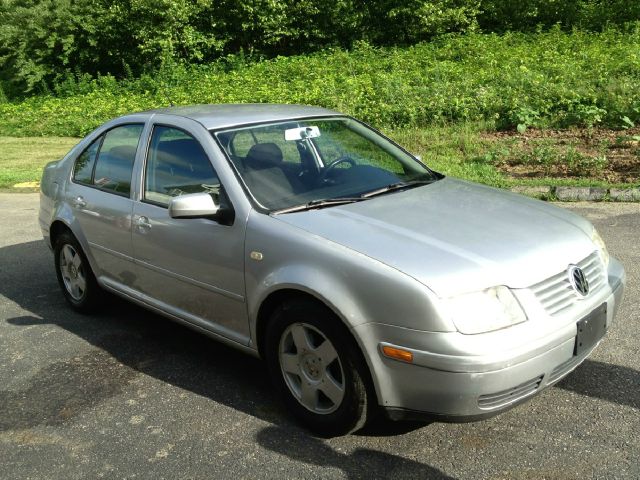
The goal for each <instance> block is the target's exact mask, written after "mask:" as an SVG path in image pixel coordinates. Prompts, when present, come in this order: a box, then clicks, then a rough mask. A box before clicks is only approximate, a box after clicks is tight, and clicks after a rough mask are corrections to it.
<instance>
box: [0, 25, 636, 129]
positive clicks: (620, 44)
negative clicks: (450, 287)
mask: <svg viewBox="0 0 640 480" xmlns="http://www.w3.org/2000/svg"><path fill="white" fill-rule="evenodd" d="M639 85H640V29H637V30H635V31H629V32H626V33H622V32H620V31H617V30H610V31H606V32H603V33H598V34H593V33H592V34H588V33H584V32H573V33H565V32H563V31H561V30H560V29H557V28H556V29H552V30H551V31H549V32H546V33H538V34H522V33H507V34H504V35H496V34H490V35H488V34H467V35H445V36H441V37H438V38H437V39H436V40H434V41H431V42H429V43H421V44H418V45H415V46H412V47H406V48H399V47H393V48H391V47H387V48H375V47H371V46H368V45H366V44H359V45H358V46H356V47H355V48H354V49H353V50H352V51H344V50H340V49H335V50H325V51H323V52H319V53H315V54H308V55H299V56H292V57H278V58H275V59H273V60H267V61H264V62H259V63H252V62H244V61H243V60H242V58H240V57H233V58H232V59H231V60H225V61H220V62H217V63H211V64H208V65H201V66H182V67H180V66H176V67H174V68H171V69H164V70H162V71H160V72H159V73H158V74H156V75H149V74H143V75H142V76H141V77H140V78H138V79H136V80H124V81H117V80H116V79H114V78H113V77H110V76H101V77H98V78H97V79H89V78H87V77H82V76H80V77H78V78H76V79H73V78H70V79H68V80H67V81H66V82H63V83H61V84H60V85H59V89H58V93H57V94H55V95H42V96H36V97H32V98H28V99H26V100H25V101H23V102H21V103H5V104H0V135H18V136H22V135H72V136H75V135H82V134H85V133H87V132H88V131H90V130H91V129H93V128H94V127H95V126H97V125H99V124H100V123H102V122H103V121H105V120H107V119H109V118H113V117H115V116H117V115H120V114H123V113H126V112H131V111H137V110H142V109H148V108H155V107H162V106H168V105H169V103H170V102H171V101H172V102H174V103H176V104H191V103H227V102H286V103H303V104H312V105H322V106H326V107H330V108H335V109H337V110H340V111H342V112H345V113H350V114H353V115H355V116H357V117H359V118H363V119H364V120H366V121H368V122H370V123H372V124H373V125H376V126H378V127H383V128H393V127H398V126H423V125H427V124H434V123H442V122H444V123H448V122H455V121H477V120H485V121H490V122H492V123H495V124H497V125H498V127H501V128H515V127H519V128H520V129H524V128H527V127H529V126H536V127H545V126H557V127H565V126H570V125H587V126H589V125H606V126H612V127H625V126H630V125H632V124H634V123H638V122H640V88H638V86H639Z"/></svg>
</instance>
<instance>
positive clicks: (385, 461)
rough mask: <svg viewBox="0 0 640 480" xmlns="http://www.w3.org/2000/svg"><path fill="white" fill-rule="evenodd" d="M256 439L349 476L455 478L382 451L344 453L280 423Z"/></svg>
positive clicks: (292, 456) (272, 448) (291, 456)
mask: <svg viewBox="0 0 640 480" xmlns="http://www.w3.org/2000/svg"><path fill="white" fill-rule="evenodd" d="M256 439H257V441H258V444H259V445H260V446H262V447H263V448H265V449H267V450H270V451H272V452H275V453H277V454H279V455H282V456H285V457H287V458H289V459H291V460H294V461H298V462H303V463H306V464H308V465H313V466H318V467H322V468H335V469H338V470H340V471H341V472H343V473H344V475H345V476H346V478H348V479H357V478H364V479H370V478H394V477H397V478H428V479H442V480H445V479H452V478H453V477H450V476H448V475H446V474H444V473H443V472H442V471H440V470H438V469H437V468H434V467H431V466H429V465H425V464H424V463H420V462H417V461H415V460H411V459H407V458H403V457H401V456H399V455H395V454H391V453H386V452H381V451H378V450H371V449H369V448H356V449H355V450H354V451H353V452H351V453H343V452H341V451H337V450H335V449H333V448H332V447H331V446H330V445H328V444H326V443H325V442H322V441H320V440H318V439H316V438H313V437H309V436H304V435H295V434H293V435H292V432H291V431H289V430H286V429H283V428H280V427H278V426H270V427H266V428H263V429H262V430H260V431H259V432H258V434H257V437H256ZM336 476H337V475H336Z"/></svg>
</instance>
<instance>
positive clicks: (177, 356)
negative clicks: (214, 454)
mask: <svg viewBox="0 0 640 480" xmlns="http://www.w3.org/2000/svg"><path fill="white" fill-rule="evenodd" d="M0 271H1V272H2V277H3V281H2V282H0V294H1V295H3V296H5V297H6V298H8V299H9V300H11V301H13V302H15V303H17V304H18V305H20V307H22V308H23V309H24V310H27V311H28V312H29V313H30V315H25V316H21V317H17V318H10V319H8V320H5V321H6V322H7V323H9V324H10V325H14V326H22V327H27V328H28V327H30V326H33V325H45V326H46V325H49V324H50V325H56V326H58V327H61V328H63V329H65V330H67V331H68V332H70V333H72V334H74V335H76V336H78V337H80V338H82V339H84V340H85V341H87V342H88V343H90V344H91V345H93V346H95V347H96V349H97V350H93V349H92V350H91V351H90V352H89V353H84V352H83V353H84V355H83V354H79V356H76V357H72V358H68V359H65V361H61V362H58V363H52V364H49V365H47V366H45V367H43V368H42V369H41V370H40V371H38V372H36V373H35V374H34V375H33V376H32V377H31V379H30V382H31V383H30V385H29V386H27V387H26V388H25V389H24V390H21V391H18V392H12V391H5V390H2V389H1V387H0V430H4V429H14V428H25V427H29V426H35V425H38V424H46V425H57V424H60V423H62V422H64V421H65V420H66V419H69V418H71V417H73V416H74V415H76V414H78V413H79V412H80V411H81V410H83V409H85V408H90V407H92V406H94V405H96V404H98V403H100V401H102V400H104V399H106V398H108V397H111V396H114V395H117V394H118V393H119V392H120V391H121V390H122V389H123V388H124V387H125V386H126V384H127V383H128V382H129V380H131V379H132V378H133V377H135V376H137V375H138V374H140V373H142V374H145V375H150V376H152V377H155V378H158V379H160V380H162V381H164V382H167V383H170V384H172V385H175V386H178V387H180V388H183V389H185V390H189V391H191V392H194V393H196V394H198V395H202V396H204V397H208V398H211V399H212V400H214V401H216V402H219V403H222V404H225V405H229V406H231V407H233V408H235V409H237V410H240V411H243V412H245V413H247V414H250V415H253V416H256V417H258V418H261V419H262V420H265V421H268V422H270V423H280V422H282V421H283V419H284V421H288V419H287V418H286V414H284V413H283V412H281V407H280V404H279V402H278V401H277V399H276V398H275V395H274V394H273V393H272V390H271V386H270V384H269V381H268V379H267V373H266V368H265V367H264V365H263V363H262V362H261V361H260V360H258V359H256V358H253V357H251V356H249V355H246V354H243V353H241V352H239V351H237V350H234V349H232V348H230V347H227V346H225V345H223V344H221V343H219V342H216V341H214V340H212V339H209V338H207V337H206V336H204V335H201V334H199V333H196V332H194V331H191V330H189V329H188V328H185V327H182V326H180V325H178V324H176V323H173V322H171V321H170V320H167V319H165V318H164V317H162V316H160V315H156V314H153V313H151V312H149V311H147V310H145V309H143V308H140V307H138V306H136V305H133V304H131V303H129V302H127V301H124V300H122V299H120V298H118V297H115V296H111V295H110V296H109V297H108V301H107V302H106V303H107V305H106V306H105V307H104V310H103V311H102V312H99V313H97V314H94V315H91V316H84V315H80V314H78V313H76V312H74V311H73V310H71V308H70V307H69V306H68V305H67V304H66V302H65V301H64V299H63V296H62V294H61V292H60V291H59V287H58V284H57V281H56V277H55V272H54V268H53V256H52V255H51V252H49V250H48V249H47V247H46V245H45V244H44V242H43V241H34V242H28V243H23V244H19V245H11V246H7V247H4V248H0ZM32 332H34V333H32ZM32 332H31V331H29V332H24V333H23V335H27V336H28V335H32V336H33V339H31V338H29V340H28V341H29V343H31V342H42V340H43V338H42V337H45V335H43V334H42V330H40V332H41V333H39V334H36V333H35V332H36V330H33V331H32ZM59 338H60V337H57V339H59ZM56 341H60V340H56ZM36 346H37V345H36ZM5 353H6V354H7V355H9V354H10V352H5Z"/></svg>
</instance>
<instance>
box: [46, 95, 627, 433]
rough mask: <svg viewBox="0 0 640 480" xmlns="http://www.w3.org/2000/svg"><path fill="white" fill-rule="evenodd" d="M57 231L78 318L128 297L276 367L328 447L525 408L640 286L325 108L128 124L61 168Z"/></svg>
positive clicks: (100, 134) (539, 208)
mask: <svg viewBox="0 0 640 480" xmlns="http://www.w3.org/2000/svg"><path fill="white" fill-rule="evenodd" d="M40 225H41V228H42V231H43V235H44V237H45V239H46V240H47V243H48V244H49V245H50V246H51V248H52V249H53V250H54V252H55V259H56V263H55V265H56V271H57V274H58V279H59V281H60V284H61V286H62V290H63V293H64V294H65V297H66V298H67V300H68V301H69V303H70V304H71V305H72V306H73V307H74V308H77V309H78V310H82V311H88V310H89V309H91V308H95V306H96V305H97V304H98V300H99V297H100V292H101V291H102V290H108V291H110V292H113V293H116V294H118V295H121V296H124V297H125V298H127V299H130V300H131V301H134V302H136V303H138V304H140V305H143V306H145V307H147V308H150V309H152V310H154V311H156V312H158V313H161V314H163V315H166V316H168V317H170V318H172V319H173V320H176V321H178V322H181V323H183V324H185V325H187V326H189V327H191V328H195V329H197V330H199V331H201V332H203V333H206V334H208V335H210V336H212V337H214V338H216V339H219V340H221V341H223V342H226V343H227V344H230V345H233V346H235V347H237V348H240V349H242V350H244V351H246V352H248V353H250V354H254V355H257V356H261V357H263V358H264V359H265V360H266V361H267V364H268V367H269V371H270V373H271V375H272V378H273V381H274V384H275V387H276V389H277V390H278V391H279V393H281V394H282V396H283V399H284V401H285V402H286V403H287V405H288V406H289V407H290V409H291V411H292V413H293V414H294V415H296V416H297V417H298V418H299V419H300V420H301V421H302V422H304V423H305V424H306V425H307V426H309V427H310V428H312V429H314V430H316V431H318V432H321V433H327V434H335V433H344V432H347V431H352V430H354V429H357V428H360V427H361V426H362V425H363V424H364V422H365V421H366V419H367V417H370V416H371V415H372V414H373V413H375V412H377V411H380V410H384V411H385V412H386V413H387V415H388V416H389V417H391V418H393V419H402V418H423V417H424V416H426V415H428V416H430V417H433V416H436V417H439V418H443V419H451V420H472V419H476V418H482V417H486V416H490V415H494V414H496V413H498V412H500V411H502V410H504V409H506V408H510V407H512V406H513V405H515V404H517V403H519V402H521V401H523V400H525V399H526V398H529V397H531V396H532V395H534V394H535V393H537V392H539V391H541V390H542V389H543V388H545V387H547V386H549V385H552V384H553V383H555V382H557V381H558V380H560V379H561V378H563V377H564V376H565V375H567V374H568V373H569V372H570V371H571V370H573V369H574V368H575V367H576V366H577V365H579V364H580V363H581V362H582V361H583V360H584V359H585V358H586V357H587V356H588V355H589V354H590V353H591V351H592V350H593V349H594V348H595V346H596V345H597V344H598V342H599V341H600V340H601V339H602V338H603V336H604V334H605V332H606V330H607V329H608V328H609V327H610V325H611V324H612V321H613V318H614V316H615V313H616V310H617V308H618V305H619V303H620V300H621V298H622V294H623V290H624V283H625V274H624V269H623V267H622V265H621V264H620V263H619V262H618V261H616V260H615V259H614V258H611V257H610V256H609V254H608V252H607V251H606V247H605V246H604V243H603V242H602V240H601V239H600V237H599V235H598V234H597V232H596V231H595V229H594V228H593V226H592V225H591V224H590V223H589V222H588V221H586V220H584V219H582V218H580V217H578V216H576V215H573V214H571V213H569V212H567V211H565V210H562V209H559V208H556V207H554V206H552V205H549V204H546V203H544V202H540V201H537V200H532V199H529V198H525V197H521V196H518V195H515V194H512V193H509V192H504V191H499V190H496V189H492V188H489V187H485V186H481V185H477V184H473V183H469V182H464V181H461V180H457V179H453V178H448V177H444V176H443V175H441V174H438V173H436V172H433V171H431V170H429V169H428V168H427V167H426V166H425V165H424V164H422V163H421V162H420V161H419V160H418V159H417V158H415V157H413V156H411V155H410V154H408V153H407V152H406V151H405V150H403V149H402V148H401V147H400V146H398V145H396V144H395V143H393V142H392V141H390V140H389V139H387V138H386V137H384V136H383V135H381V134H379V133H378V132H376V131H374V130H372V129H371V128H370V127H367V126H366V125H364V124H362V123H361V122H358V121H357V120H355V119H352V118H350V117H347V116H344V115H341V114H339V113H337V112H333V111H330V110H326V109H322V108H315V107H303V106H288V105H220V106H196V107H175V108H170V109H163V110H157V111H150V112H143V113H139V114H132V115H127V116H125V117H121V118H118V119H116V120H113V121H111V122H108V123H107V124H105V125H103V126H101V127H99V128H98V129H96V130H95V131H94V132H93V133H91V134H90V135H88V136H87V137H86V138H85V139H84V140H82V141H81V142H80V143H79V144H78V145H77V146H76V147H74V149H72V151H71V152H69V154H68V155H67V156H66V157H65V158H64V159H62V160H61V161H58V162H53V163H52V164H50V165H48V166H47V167H46V168H45V171H44V174H43V180H42V194H41V210H40Z"/></svg>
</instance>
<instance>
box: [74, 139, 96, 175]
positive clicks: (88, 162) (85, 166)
mask: <svg viewBox="0 0 640 480" xmlns="http://www.w3.org/2000/svg"><path fill="white" fill-rule="evenodd" d="M101 141H102V136H100V137H98V138H97V139H96V140H94V141H93V143H92V144H91V145H89V146H88V147H87V148H86V149H85V150H84V152H82V153H81V154H80V155H79V156H78V158H77V159H76V164H75V167H74V169H73V179H74V180H75V181H76V182H78V183H87V184H91V183H92V178H93V165H94V164H95V163H96V157H97V155H98V149H99V148H100V142H101Z"/></svg>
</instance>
